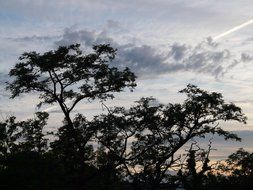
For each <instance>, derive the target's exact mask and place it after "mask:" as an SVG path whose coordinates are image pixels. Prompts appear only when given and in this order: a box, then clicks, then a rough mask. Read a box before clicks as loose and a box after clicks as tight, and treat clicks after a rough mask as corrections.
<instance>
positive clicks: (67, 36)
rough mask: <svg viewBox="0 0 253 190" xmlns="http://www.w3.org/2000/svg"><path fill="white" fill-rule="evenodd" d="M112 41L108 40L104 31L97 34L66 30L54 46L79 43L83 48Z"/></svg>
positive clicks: (86, 31)
mask: <svg viewBox="0 0 253 190" xmlns="http://www.w3.org/2000/svg"><path fill="white" fill-rule="evenodd" d="M112 41H113V40H112V39H111V38H109V37H108V36H107V34H106V32H105V31H102V32H100V33H97V32H95V31H88V30H78V31H75V30H72V29H70V28H67V29H65V30H64V33H63V35H62V39H60V40H59V41H56V42H55V45H57V46H62V45H70V44H73V43H81V44H82V45H85V46H92V45H94V44H100V43H111V42H112Z"/></svg>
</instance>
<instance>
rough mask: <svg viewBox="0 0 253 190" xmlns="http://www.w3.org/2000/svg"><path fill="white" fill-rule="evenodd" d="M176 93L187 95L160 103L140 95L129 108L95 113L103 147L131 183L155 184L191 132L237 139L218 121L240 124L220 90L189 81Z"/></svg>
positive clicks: (239, 115)
mask: <svg viewBox="0 0 253 190" xmlns="http://www.w3.org/2000/svg"><path fill="white" fill-rule="evenodd" d="M180 93H186V95H187V98H186V100H185V101H184V102H183V103H182V104H168V105H163V104H159V103H157V101H156V100H155V99H154V98H142V99H141V100H140V101H139V102H137V105H136V106H133V107H131V108H130V109H129V110H126V109H124V108H122V107H121V108H115V109H113V110H110V112H109V114H108V115H101V116H99V117H97V118H95V120H94V123H95V124H96V125H98V126H99V127H100V130H99V132H100V133H98V137H97V138H98V141H99V143H100V144H101V145H102V146H104V147H106V149H107V151H108V155H110V157H109V158H110V159H114V162H115V163H114V165H115V166H116V167H117V168H118V171H119V172H121V173H122V174H123V175H125V177H126V178H129V179H131V180H132V181H133V183H137V184H144V186H145V188H147V189H149V188H150V189H155V188H157V187H158V186H159V184H160V183H161V182H162V181H164V179H166V178H167V177H169V172H168V171H169V170H171V169H172V168H173V167H174V166H175V165H176V164H177V161H178V160H179V158H177V154H176V153H177V152H178V151H179V150H180V148H182V147H183V146H184V145H185V144H186V143H187V142H189V141H190V140H191V139H194V138H195V137H205V135H206V134H208V133H212V134H218V135H221V136H223V137H224V138H225V139H235V140H240V138H239V137H237V135H235V134H232V133H230V132H227V131H224V130H223V129H222V128H221V127H220V126H219V121H229V120H235V121H239V122H242V123H245V120H246V117H245V116H244V114H243V113H242V112H241V109H240V108H239V107H237V106H235V105H234V104H232V103H225V102H224V100H223V98H222V95H221V94H219V93H214V92H211V93H209V92H207V91H204V90H201V89H199V88H197V87H196V86H194V85H188V86H187V88H185V89H183V90H182V91H180ZM109 158H108V159H109Z"/></svg>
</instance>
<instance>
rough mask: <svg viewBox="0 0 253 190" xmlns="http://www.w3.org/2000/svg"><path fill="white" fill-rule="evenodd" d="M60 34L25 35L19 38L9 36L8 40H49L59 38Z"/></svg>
mask: <svg viewBox="0 0 253 190" xmlns="http://www.w3.org/2000/svg"><path fill="white" fill-rule="evenodd" d="M59 37H60V36H38V35H33V36H24V37H17V38H7V39H8V40H12V41H15V42H32V41H49V40H55V39H56V38H59Z"/></svg>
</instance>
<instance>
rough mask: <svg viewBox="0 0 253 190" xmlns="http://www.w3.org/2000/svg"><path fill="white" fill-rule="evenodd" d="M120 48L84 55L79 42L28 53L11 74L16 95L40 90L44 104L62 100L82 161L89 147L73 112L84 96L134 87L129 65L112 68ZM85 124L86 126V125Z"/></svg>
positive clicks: (108, 95)
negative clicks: (75, 121) (41, 51)
mask: <svg viewBox="0 0 253 190" xmlns="http://www.w3.org/2000/svg"><path fill="white" fill-rule="evenodd" d="M115 54H116V50H115V49H113V48H112V47H111V46H110V45H107V44H102V45H96V46H93V52H91V53H88V54H83V52H82V50H81V49H80V45H79V44H75V45H70V46H67V47H59V48H58V49H57V50H55V51H48V52H45V53H43V54H39V53H37V52H26V53H24V54H23V55H22V56H21V57H20V58H19V59H20V62H19V63H17V64H16V65H15V67H14V68H13V69H11V71H10V73H9V75H10V76H11V77H14V80H13V81H12V82H10V83H8V84H7V89H8V90H10V91H11V93H12V96H11V97H12V98H15V97H17V96H19V95H20V94H23V93H30V92H38V93H39V95H40V99H41V102H40V104H39V106H40V105H41V104H53V103H58V105H59V106H60V108H61V110H62V112H63V114H64V116H65V123H66V124H65V128H66V131H67V133H66V135H67V137H66V138H67V139H69V140H70V141H73V142H71V143H69V145H70V144H75V145H73V146H74V147H72V148H73V149H75V147H77V149H76V150H77V154H78V157H79V163H82V162H83V157H84V155H85V147H84V146H82V145H83V142H82V139H80V135H79V134H78V131H77V129H76V127H75V126H74V123H73V120H72V118H71V116H70V113H71V111H72V110H73V109H75V107H76V105H77V104H78V103H79V102H80V101H81V100H83V99H88V100H94V99H98V100H101V101H103V100H106V99H108V98H113V97H114V96H113V92H120V91H122V90H123V89H124V88H125V87H128V88H130V89H133V88H134V87H135V86H136V84H135V78H136V77H135V75H134V74H133V73H132V72H130V70H129V69H128V68H126V69H125V70H122V71H120V70H118V69H117V68H115V67H110V66H109V63H110V62H111V61H112V60H113V59H114V57H115ZM82 127H85V126H84V125H83V126H82Z"/></svg>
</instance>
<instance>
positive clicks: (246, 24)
mask: <svg viewBox="0 0 253 190" xmlns="http://www.w3.org/2000/svg"><path fill="white" fill-rule="evenodd" d="M250 24H253V19H251V20H249V21H247V22H244V23H243V24H240V25H238V26H235V27H234V28H232V29H230V30H228V31H226V32H223V33H221V34H219V35H217V36H215V37H213V40H219V39H221V38H223V37H225V36H227V35H229V34H231V33H234V32H236V31H238V30H240V29H242V28H244V27H246V26H248V25H250Z"/></svg>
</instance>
